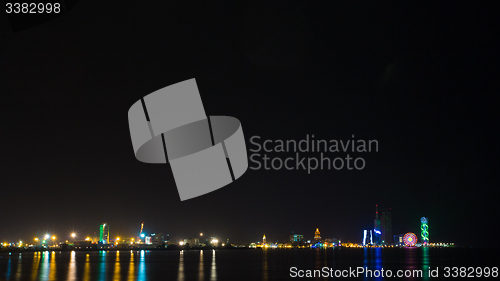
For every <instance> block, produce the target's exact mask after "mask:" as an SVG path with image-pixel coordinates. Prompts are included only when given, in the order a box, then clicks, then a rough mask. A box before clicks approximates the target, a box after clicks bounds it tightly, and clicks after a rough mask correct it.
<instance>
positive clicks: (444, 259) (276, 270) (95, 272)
mask: <svg viewBox="0 0 500 281" xmlns="http://www.w3.org/2000/svg"><path fill="white" fill-rule="evenodd" d="M493 253H494V254H495V252H493ZM216 255H217V259H216ZM469 256H470V250H467V251H465V250H462V251H460V249H459V250H453V249H451V250H450V251H447V250H440V249H429V248H404V249H394V250H387V249H381V248H365V249H353V250H350V249H331V250H321V249H314V250H313V249H311V250H283V251H282V250H260V251H258V250H241V251H237V250H236V251H225V250H206V249H205V250H188V251H148V250H141V251H137V250H134V251H130V253H129V252H127V251H96V252H79V251H76V252H75V251H71V252H64V251H43V252H23V253H12V254H11V255H8V254H7V253H0V280H8V281H12V280H32V281H35V280H42V281H45V280H84V281H89V280H129V281H133V280H134V281H136V280H141V281H143V280H148V279H155V280H156V279H159V280H175V279H177V280H179V281H183V280H201V281H203V280H211V281H215V280H275V279H284V278H289V277H290V276H289V272H290V271H289V270H290V267H292V266H297V267H299V268H300V269H321V268H322V267H324V266H330V267H332V268H333V269H334V270H335V269H340V270H344V269H348V268H349V267H352V268H356V267H364V268H368V269H371V270H373V271H375V270H379V271H380V270H381V269H382V268H383V269H384V270H385V271H387V270H388V269H390V270H391V271H392V272H393V274H395V273H396V271H397V270H398V269H403V270H421V271H422V273H423V274H422V275H423V279H425V280H429V276H428V270H429V267H432V268H436V267H437V266H439V267H444V266H449V265H453V264H456V262H457V260H466V258H467V257H469ZM475 257H476V258H475V259H474V262H475V263H478V264H479V263H480V264H481V265H482V266H487V265H488V264H493V263H494V261H495V259H496V260H498V256H497V255H493V256H492V255H490V256H488V257H493V258H489V259H488V258H484V259H479V260H478V258H477V257H482V256H481V255H476V256H475ZM471 265H473V264H471ZM495 265H496V264H495ZM490 266H491V265H490ZM360 277H363V279H366V280H381V279H384V278H382V277H378V278H376V277H372V278H366V276H365V275H363V276H360ZM319 279H323V278H319ZM325 279H326V278H325ZM404 279H405V280H420V279H421V278H407V277H406V278H404ZM394 280H396V278H394Z"/></svg>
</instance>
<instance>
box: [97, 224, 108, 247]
mask: <svg viewBox="0 0 500 281" xmlns="http://www.w3.org/2000/svg"><path fill="white" fill-rule="evenodd" d="M99 243H100V244H109V225H108V224H107V223H104V224H101V225H100V226H99Z"/></svg>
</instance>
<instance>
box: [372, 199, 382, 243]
mask: <svg viewBox="0 0 500 281" xmlns="http://www.w3.org/2000/svg"><path fill="white" fill-rule="evenodd" d="M381 235H382V231H381V230H380V219H379V218H378V205H375V220H373V244H375V245H380V244H381V242H382V239H381Z"/></svg>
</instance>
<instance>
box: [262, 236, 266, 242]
mask: <svg viewBox="0 0 500 281" xmlns="http://www.w3.org/2000/svg"><path fill="white" fill-rule="evenodd" d="M262 244H266V234H264V237H262Z"/></svg>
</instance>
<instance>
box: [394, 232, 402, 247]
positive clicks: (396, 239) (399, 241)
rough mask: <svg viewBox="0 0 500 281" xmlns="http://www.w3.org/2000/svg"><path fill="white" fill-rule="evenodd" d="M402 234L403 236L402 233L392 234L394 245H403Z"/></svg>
mask: <svg viewBox="0 0 500 281" xmlns="http://www.w3.org/2000/svg"><path fill="white" fill-rule="evenodd" d="M403 236H404V234H398V235H393V237H394V245H395V246H403V245H404V242H403Z"/></svg>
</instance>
